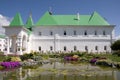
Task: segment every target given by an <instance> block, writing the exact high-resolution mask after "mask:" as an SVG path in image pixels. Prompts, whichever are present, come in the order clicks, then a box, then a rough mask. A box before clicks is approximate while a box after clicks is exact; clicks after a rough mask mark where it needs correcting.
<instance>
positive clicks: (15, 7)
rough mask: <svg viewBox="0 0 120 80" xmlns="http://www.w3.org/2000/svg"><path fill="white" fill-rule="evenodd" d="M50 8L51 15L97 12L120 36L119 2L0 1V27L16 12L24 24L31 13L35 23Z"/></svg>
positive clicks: (110, 0)
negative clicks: (113, 26)
mask: <svg viewBox="0 0 120 80" xmlns="http://www.w3.org/2000/svg"><path fill="white" fill-rule="evenodd" d="M50 7H51V11H52V13H53V14H77V13H78V12H79V14H80V15H90V14H92V13H93V12H94V11H97V12H98V13H99V14H100V15H101V16H102V17H104V18H105V19H106V20H107V21H108V23H110V24H111V25H116V27H115V35H116V36H118V35H120V0H0V22H1V21H2V20H3V22H1V23H0V25H3V23H4V24H6V25H8V24H9V21H10V20H11V19H12V18H13V17H14V16H15V14H16V13H17V12H19V13H20V14H21V16H22V19H23V22H24V23H25V22H26V20H27V18H28V16H29V15H30V13H32V17H33V21H34V23H36V22H37V21H38V20H39V19H40V17H41V16H42V15H43V14H44V13H45V12H46V11H49V9H50ZM5 21H6V22H5ZM0 29H1V28H0Z"/></svg>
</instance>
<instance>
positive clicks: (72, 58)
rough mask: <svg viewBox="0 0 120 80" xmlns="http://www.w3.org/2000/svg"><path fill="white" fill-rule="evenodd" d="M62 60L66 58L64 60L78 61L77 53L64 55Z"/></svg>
mask: <svg viewBox="0 0 120 80" xmlns="http://www.w3.org/2000/svg"><path fill="white" fill-rule="evenodd" d="M64 60H66V61H78V56H77V55H75V56H65V57H64Z"/></svg>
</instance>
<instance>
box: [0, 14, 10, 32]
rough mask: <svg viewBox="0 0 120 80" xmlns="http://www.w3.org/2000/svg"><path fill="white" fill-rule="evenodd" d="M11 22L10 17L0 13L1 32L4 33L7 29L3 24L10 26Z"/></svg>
mask: <svg viewBox="0 0 120 80" xmlns="http://www.w3.org/2000/svg"><path fill="white" fill-rule="evenodd" d="M9 24H10V18H8V17H6V16H3V15H2V14H0V34H4V32H5V29H4V28H2V26H8V25H9Z"/></svg>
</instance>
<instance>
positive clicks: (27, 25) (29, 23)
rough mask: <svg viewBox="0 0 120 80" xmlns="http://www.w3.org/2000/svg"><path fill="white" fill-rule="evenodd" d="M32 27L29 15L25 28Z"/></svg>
mask: <svg viewBox="0 0 120 80" xmlns="http://www.w3.org/2000/svg"><path fill="white" fill-rule="evenodd" d="M33 25H34V23H33V20H32V16H31V15H30V16H29V18H28V20H27V22H26V25H25V26H26V28H31V27H32V26H33Z"/></svg>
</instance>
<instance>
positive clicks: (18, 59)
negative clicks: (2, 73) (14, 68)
mask: <svg viewBox="0 0 120 80" xmlns="http://www.w3.org/2000/svg"><path fill="white" fill-rule="evenodd" d="M11 61H21V59H20V58H19V57H11Z"/></svg>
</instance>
